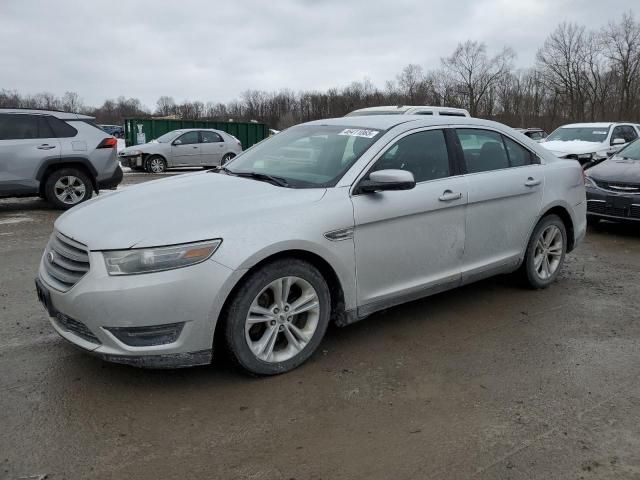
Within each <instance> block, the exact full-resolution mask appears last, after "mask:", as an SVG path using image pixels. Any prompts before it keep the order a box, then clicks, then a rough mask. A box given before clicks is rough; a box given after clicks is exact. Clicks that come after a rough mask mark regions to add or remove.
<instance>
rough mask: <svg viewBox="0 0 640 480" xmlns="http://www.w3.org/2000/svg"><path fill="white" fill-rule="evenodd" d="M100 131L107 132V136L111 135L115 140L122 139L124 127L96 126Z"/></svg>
mask: <svg viewBox="0 0 640 480" xmlns="http://www.w3.org/2000/svg"><path fill="white" fill-rule="evenodd" d="M98 126H99V127H100V128H101V129H103V130H104V131H105V132H107V133H108V134H109V135H113V136H114V137H116V138H124V127H122V126H120V125H98Z"/></svg>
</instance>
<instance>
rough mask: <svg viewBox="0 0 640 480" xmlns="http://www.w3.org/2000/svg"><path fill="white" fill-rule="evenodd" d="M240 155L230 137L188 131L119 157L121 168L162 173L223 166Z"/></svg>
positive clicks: (237, 144)
mask: <svg viewBox="0 0 640 480" xmlns="http://www.w3.org/2000/svg"><path fill="white" fill-rule="evenodd" d="M240 152H242V145H241V144H240V140H238V139H237V138H236V137H234V136H233V135H230V134H228V133H226V132H223V131H221V130H213V129H198V128H188V129H182V130H173V131H172V132H169V133H165V134H164V135H162V136H160V137H158V138H157V139H155V140H152V141H151V142H149V143H145V144H143V145H134V146H132V147H128V148H125V149H124V150H121V151H120V153H119V154H118V156H119V158H120V161H121V163H122V165H123V166H126V167H132V168H137V169H144V170H145V171H147V172H149V173H162V172H164V171H165V170H166V169H167V168H173V167H215V166H220V165H224V164H225V163H227V162H228V161H229V160H231V159H232V158H233V157H235V156H236V155H237V154H239V153H240Z"/></svg>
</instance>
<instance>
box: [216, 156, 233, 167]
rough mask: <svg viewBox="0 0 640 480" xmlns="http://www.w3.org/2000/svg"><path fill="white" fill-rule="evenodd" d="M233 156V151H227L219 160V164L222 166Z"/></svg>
mask: <svg viewBox="0 0 640 480" xmlns="http://www.w3.org/2000/svg"><path fill="white" fill-rule="evenodd" d="M233 157H235V155H234V154H233V153H227V154H226V155H225V156H224V157H222V161H221V162H220V166H221V167H222V166H224V165H225V164H226V163H229V161H230V160H231V159H232V158H233Z"/></svg>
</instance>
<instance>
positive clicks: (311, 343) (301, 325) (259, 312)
mask: <svg viewBox="0 0 640 480" xmlns="http://www.w3.org/2000/svg"><path fill="white" fill-rule="evenodd" d="M330 309H331V301H330V294H329V288H328V286H327V282H326V281H325V280H324V277H323V276H322V274H321V273H320V272H319V271H318V270H317V269H316V268H315V267H314V266H313V265H311V264H309V263H307V262H304V261H301V260H296V259H288V260H278V261H276V262H273V263H271V264H268V265H266V266H264V267H263V268H261V269H260V270H258V271H256V272H255V273H253V274H252V275H251V276H250V277H249V278H247V280H246V281H245V282H244V283H243V285H242V287H241V288H240V289H239V290H238V292H237V293H236V294H235V297H234V298H233V300H232V301H231V303H230V305H229V307H228V309H227V312H226V313H227V314H226V319H224V321H225V325H224V336H225V341H226V345H227V350H228V351H229V354H230V355H231V357H232V359H233V360H234V361H235V363H236V364H237V365H239V366H240V367H241V368H243V369H244V370H245V371H247V372H248V373H251V374H254V375H275V374H279V373H284V372H287V371H289V370H292V369H294V368H296V367H297V366H299V365H301V364H302V363H303V362H305V361H306V360H307V359H308V358H309V357H310V356H311V355H312V354H313V352H314V351H315V350H316V349H317V348H318V345H320V342H321V340H322V337H323V336H324V334H325V331H326V329H327V325H328V323H329V317H330Z"/></svg>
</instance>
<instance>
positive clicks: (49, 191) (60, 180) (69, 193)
mask: <svg viewBox="0 0 640 480" xmlns="http://www.w3.org/2000/svg"><path fill="white" fill-rule="evenodd" d="M92 190H93V185H92V183H91V179H90V178H89V177H88V176H87V174H85V173H84V172H83V171H82V170H79V169H76V168H62V169H60V170H56V171H55V172H53V173H52V174H51V175H49V176H48V177H47V180H46V182H45V185H44V197H45V198H46V199H47V201H48V202H49V203H51V204H53V206H54V207H56V208H59V209H62V210H67V209H69V208H71V207H73V206H75V205H78V204H79V203H82V202H84V201H85V200H89V199H90V198H91V193H92Z"/></svg>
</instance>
